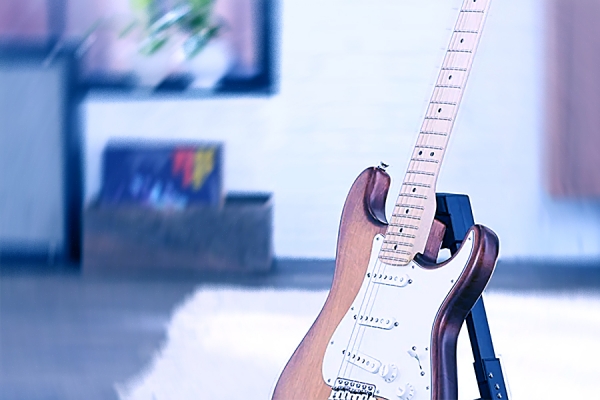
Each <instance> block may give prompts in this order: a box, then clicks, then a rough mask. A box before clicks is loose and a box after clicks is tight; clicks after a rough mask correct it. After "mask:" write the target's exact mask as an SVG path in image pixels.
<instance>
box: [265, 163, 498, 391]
mask: <svg viewBox="0 0 600 400" xmlns="http://www.w3.org/2000/svg"><path fill="white" fill-rule="evenodd" d="M389 183H390V178H389V176H388V175H387V174H386V173H385V172H384V171H383V170H381V169H379V168H369V169H367V170H365V171H364V172H363V173H361V175H360V176H359V177H358V178H357V179H356V181H355V182H354V184H353V186H352V188H351V189H350V193H349V195H348V197H347V199H346V203H345V205H344V209H343V212H342V218H341V224H340V230H339V236H338V244H337V256H336V267H335V274H334V278H333V283H332V287H331V290H330V292H329V296H328V297H327V300H326V302H325V304H324V306H323V309H322V310H321V312H320V314H319V316H318V317H317V319H316V321H315V322H314V324H313V325H312V327H311V328H310V330H309V331H308V333H307V334H306V336H305V338H304V339H303V341H302V342H301V343H300V345H299V346H298V348H297V349H296V351H295V352H294V354H293V355H292V357H291V359H290V360H289V362H288V364H287V365H286V367H285V369H284V370H283V372H282V374H281V376H280V378H279V381H278V382H277V385H276V387H275V390H274V393H273V399H274V400H308V399H310V400H312V399H314V400H327V399H338V398H339V399H344V398H346V397H343V396H345V393H353V394H355V395H356V397H354V396H353V397H348V399H350V398H352V399H357V400H358V399H361V400H362V399H372V398H382V399H390V400H391V399H404V400H409V399H414V400H419V399H455V398H457V396H458V394H457V393H458V390H457V384H456V381H457V377H456V342H457V338H458V333H459V331H460V327H461V325H462V323H463V321H464V319H465V318H466V316H467V314H468V312H469V311H470V309H471V308H472V306H473V305H474V304H475V302H476V301H477V299H478V298H479V296H480V295H481V293H482V291H483V289H484V288H485V286H486V284H487V282H488V281H489V278H490V277H491V274H492V271H493V268H494V265H495V261H496V257H497V255H498V240H497V238H496V236H495V235H494V233H493V232H492V231H490V230H488V229H487V228H485V227H482V226H475V227H473V228H472V229H471V231H469V234H468V235H467V239H466V240H465V242H464V244H463V246H462V247H461V249H460V250H459V251H458V252H457V253H456V254H455V255H454V256H453V257H452V258H451V259H449V260H447V261H446V262H444V263H442V264H435V263H433V262H431V261H427V259H426V258H424V257H416V258H415V260H413V261H412V262H411V263H409V264H408V265H406V266H391V265H386V264H384V263H382V261H381V260H379V259H378V254H379V251H380V249H381V245H382V242H383V241H384V236H383V235H384V234H385V233H386V229H387V223H386V221H385V199H386V197H387V192H388V189H389ZM433 231H434V230H432V232H433ZM430 240H432V241H435V240H438V242H437V243H439V238H436V237H433V236H432V237H431V238H430ZM438 248H439V245H438ZM375 295H376V296H375ZM375 297H377V301H375ZM361 317H363V318H364V320H361ZM375 320H377V321H375ZM361 357H362V359H361ZM367 364H368V366H367ZM359 384H360V385H361V387H362V389H363V390H362V391H361V390H360V388H359V386H358V385H359ZM350 385H352V386H350ZM354 385H357V386H356V387H355V386H354ZM365 387H366V391H365ZM334 389H335V390H334ZM338 396H339V397H338ZM359 396H360V397H359Z"/></svg>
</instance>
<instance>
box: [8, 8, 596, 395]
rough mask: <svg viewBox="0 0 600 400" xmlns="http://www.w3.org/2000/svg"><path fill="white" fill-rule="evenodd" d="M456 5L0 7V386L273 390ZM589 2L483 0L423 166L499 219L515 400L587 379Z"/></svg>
mask: <svg viewBox="0 0 600 400" xmlns="http://www.w3.org/2000/svg"><path fill="white" fill-rule="evenodd" d="M461 4H462V1H460V0H418V1H417V0H395V1H391V0H375V1H369V2H365V1H357V0H352V1H348V0H347V1H340V0H330V1H327V2H319V1H314V0H307V1H292V0H214V1H212V0H181V1H175V0H3V1H2V2H1V3H0V398H2V399H81V398H86V399H96V398H97V399H111V398H124V399H189V398H216V399H234V398H240V397H242V395H243V397H244V398H251V399H263V398H268V396H269V393H270V390H271V388H272V386H273V385H274V383H275V381H276V379H277V376H278V374H279V372H280V370H281V369H282V368H283V366H284V365H285V362H286V361H287V359H288V358H289V356H290V355H291V353H292V352H293V349H294V348H295V346H296V345H297V344H298V343H299V341H300V340H301V338H302V336H303V335H304V333H305V332H306V330H307V329H308V327H309V326H310V324H311V322H312V321H313V320H314V318H315V317H316V315H317V313H318V311H319V309H320V307H321V305H322V303H323V301H324V299H325V296H326V293H327V289H328V288H329V285H330V283H331V279H332V276H333V260H334V257H335V244H336V238H337V230H338V223H339V218H340V214H341V209H342V206H343V203H344V199H345V197H346V194H347V191H348V189H349V188H350V186H351V184H352V182H353V180H354V179H355V178H356V176H357V175H358V174H359V173H360V172H361V171H362V170H363V169H364V168H366V167H368V166H373V165H378V164H379V163H380V162H381V161H383V162H385V163H387V164H390V167H389V168H388V172H389V173H390V175H391V176H392V187H391V190H390V200H389V201H388V203H389V204H388V205H387V206H388V214H389V213H390V212H391V208H392V207H393V204H394V201H393V200H394V198H395V196H396V194H397V193H398V192H399V189H400V183H401V181H402V177H403V174H404V172H405V169H406V165H407V162H408V160H409V158H410V154H411V151H412V146H413V145H414V141H415V138H416V134H417V132H418V130H419V126H420V123H421V120H422V118H423V116H424V113H425V110H426V106H427V104H428V101H429V96H430V95H431V92H432V89H433V84H434V81H435V79H436V76H437V72H438V68H439V66H440V64H441V61H442V59H443V56H444V54H445V49H446V46H447V43H448V40H449V37H450V34H451V30H452V27H453V24H454V21H455V20H456V15H457V12H458V10H459V8H460V6H461ZM599 14H600V4H599V3H597V2H593V1H585V0H577V1H573V0H570V1H567V0H525V1H519V2H517V1H515V0H506V1H492V5H491V8H490V11H489V16H488V20H487V23H486V27H485V30H484V33H483V36H482V39H481V43H480V46H479V50H478V52H477V55H476V57H475V62H474V65H473V69H472V72H471V75H470V80H469V84H468V86H467V90H466V93H465V96H464V98H463V102H462V106H461V111H460V112H459V115H458V118H457V120H456V124H455V126H454V134H453V137H452V140H451V142H450V143H451V144H450V147H449V149H448V152H447V154H446V157H445V160H444V166H443V168H442V173H441V175H440V178H439V181H438V192H449V193H464V194H468V195H469V197H470V199H471V204H472V207H473V213H474V216H475V221H476V222H477V223H480V224H484V225H486V226H488V227H490V228H491V229H493V230H494V231H495V232H496V233H497V234H498V236H499V238H500V243H501V249H500V261H499V265H498V267H497V271H496V273H495V275H494V277H493V279H492V282H491V283H490V286H489V288H488V292H489V293H488V295H489V296H488V297H489V302H488V303H487V304H488V306H489V307H488V317H489V319H490V324H491V327H492V336H493V338H494V341H495V343H496V345H497V346H496V347H497V350H498V351H499V352H500V353H502V354H503V357H504V358H503V366H504V367H505V368H506V371H505V372H506V374H507V380H508V384H509V385H510V386H511V390H512V397H514V398H542V397H544V396H550V395H552V396H560V395H564V396H569V397H572V398H593V397H594V395H593V394H592V393H594V394H595V393H596V391H592V390H595V389H593V387H592V386H591V383H592V382H593V379H592V375H591V373H592V372H593V370H594V367H593V366H592V365H591V364H590V365H588V364H585V362H584V363H583V364H581V363H577V362H575V360H574V359H572V358H570V357H568V355H569V354H583V353H587V354H589V355H588V357H587V359H589V360H593V359H594V358H595V357H598V356H600V345H598V344H597V343H596V341H595V339H594V337H596V336H598V335H600V298H599V296H598V288H599V287H600V268H599V267H600V203H599V202H598V199H599V196H600V173H599V172H598V171H600V157H599V156H598V154H597V149H599V148H600V134H599V132H598V126H600V120H598V119H599V118H600V113H598V112H597V109H598V107H599V106H600V78H599V77H598V74H596V73H595V71H596V70H597V67H598V64H600V35H598V34H597V32H596V31H597V24H596V16H597V15H599ZM559 326H560V327H561V328H560V329H558V327H559ZM461 340H462V342H461V343H462V344H461V345H460V346H462V347H461V348H462V349H463V350H461V351H462V353H460V354H461V358H460V360H461V361H460V363H461V364H460V366H459V378H460V379H461V382H464V383H461V398H475V397H477V396H478V395H477V387H476V383H475V381H474V377H473V373H472V370H471V366H470V365H469V364H470V363H471V362H472V359H469V357H470V356H469V351H468V339H465V338H462V339H461ZM549 359H550V360H551V361H549ZM580 361H581V360H580ZM590 362H591V361H590ZM531 371H535V372H531ZM569 371H577V373H575V372H569ZM233 376H235V377H236V380H237V381H238V382H239V383H240V384H239V385H231V384H230V382H229V381H230V379H231V377H233ZM588 377H589V379H587V378H588ZM550 380H552V381H553V382H560V383H555V384H554V385H550V386H548V385H544V384H543V383H544V382H549V381H550ZM531 382H536V384H532V383H531ZM532 387H535V390H533V389H532ZM463 388H464V389H463Z"/></svg>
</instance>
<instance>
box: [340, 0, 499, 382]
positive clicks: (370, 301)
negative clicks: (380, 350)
mask: <svg viewBox="0 0 600 400" xmlns="http://www.w3.org/2000/svg"><path fill="white" fill-rule="evenodd" d="M484 1H485V0H484ZM467 3H469V0H466V1H465V3H464V4H467ZM488 5H489V1H488V2H487V4H485V5H484V12H483V13H482V14H483V15H482V16H481V19H480V21H478V24H477V25H478V29H477V34H476V36H475V39H474V40H473V43H472V46H473V48H472V49H471V55H470V56H469V57H468V59H467V63H466V65H465V69H466V71H463V72H464V74H463V76H462V79H461V81H460V82H459V83H460V89H459V92H458V96H457V97H456V99H453V100H454V103H455V105H453V106H452V107H454V109H453V110H452V113H451V121H450V124H448V132H446V134H447V135H446V136H445V138H446V139H445V140H444V143H443V145H442V146H439V147H442V148H443V150H442V154H441V156H440V157H442V158H443V156H444V153H445V150H446V147H447V144H448V137H449V134H450V132H451V131H452V127H453V125H454V120H455V118H456V115H457V112H458V106H459V104H460V100H461V99H462V94H463V92H464V87H465V84H466V81H467V78H468V74H469V72H470V67H471V64H472V61H473V57H474V52H475V49H476V47H477V45H478V42H479V39H480V32H481V27H482V26H483V23H484V21H485V17H486V11H487V6H488ZM463 9H464V7H463ZM463 16H464V17H465V18H462V17H463ZM461 18H462V19H463V20H466V19H467V18H466V13H464V12H462V11H461V12H460V14H459V18H458V20H457V23H456V24H455V28H454V31H453V34H452V36H451V39H450V44H449V48H448V50H451V49H456V47H455V46H456V41H457V40H458V36H460V35H456V33H457V32H456V31H457V30H460V24H461V22H463V21H461ZM466 23H468V21H467V22H466ZM455 54H458V53H455ZM456 58H457V56H456V55H453V53H452V52H450V51H447V52H446V55H445V58H444V60H443V62H442V68H443V67H444V66H445V67H453V66H455V63H456V61H457V60H456ZM446 61H448V62H446ZM443 76H444V72H443V70H441V71H440V73H439V74H438V79H437V81H436V85H438V84H439V83H440V79H441V78H442V77H443ZM439 89H441V90H439ZM439 89H438V88H437V87H436V88H434V93H433V95H432V100H431V101H430V104H429V105H428V108H427V111H426V117H427V115H428V112H430V111H431V109H432V108H433V107H431V104H432V102H433V101H442V100H443V92H444V91H443V89H444V88H439ZM436 99H437V100H436ZM434 111H435V110H434ZM428 121H435V120H428V119H426V120H425V122H424V124H423V125H422V126H423V127H424V128H423V129H422V131H425V130H426V129H427V127H429V128H432V126H431V125H434V123H428ZM421 136H422V135H421V133H420V134H419V137H418V138H417V145H419V144H423V143H421V142H422V138H421ZM424 140H425V143H424V144H425V145H433V142H430V141H429V140H428V137H427V136H425V137H424ZM435 145H436V146H438V144H437V143H435ZM415 153H416V150H415ZM413 155H414V153H413ZM411 158H414V157H411ZM440 162H441V158H440ZM412 163H413V161H412V160H411V163H409V169H410V165H411V164H412ZM414 163H422V161H416V162H414ZM436 172H439V165H438V167H437V171H436ZM436 177H437V176H436ZM436 177H434V179H435V178H436ZM409 179H410V178H409ZM409 182H410V181H409ZM413 182H416V180H415V181H413ZM432 186H433V182H432ZM402 193H403V192H402V190H401V194H402ZM419 200H424V199H419ZM419 203H420V205H421V206H423V205H424V204H423V203H424V201H419V202H418V204H419ZM407 204H408V202H407ZM395 208H396V207H395ZM421 214H422V213H421ZM393 219H394V216H392V220H393ZM396 219H399V220H402V219H403V218H402V215H400V216H399V217H396ZM386 236H387V235H386ZM383 246H385V243H384V244H383ZM383 246H382V249H381V250H380V252H379V253H381V251H383V250H384V247H383ZM409 265H410V264H409ZM386 267H387V265H386V264H385V263H383V262H381V261H380V260H379V254H378V258H377V259H376V262H375V266H374V268H373V271H372V272H371V274H372V276H371V278H370V280H369V283H368V285H367V289H366V290H365V297H363V301H362V302H361V306H360V308H359V311H358V313H357V314H356V315H358V316H360V315H370V313H371V312H372V310H373V307H374V305H375V299H376V298H377V295H378V293H379V286H380V285H379V284H376V283H374V282H373V278H374V277H375V276H377V274H386V271H387V268H386ZM381 269H383V272H382V271H381ZM373 292H375V293H373ZM365 300H367V303H366V305H365ZM357 327H358V330H357V329H356V328H357ZM366 328H367V327H366V326H364V325H360V323H359V318H358V317H357V319H356V321H355V323H354V327H353V330H352V333H351V337H350V341H349V343H348V344H350V342H352V345H351V346H347V347H346V352H347V351H348V349H349V347H350V348H352V354H354V355H356V354H357V353H358V349H359V348H360V345H361V344H362V339H363V337H364V333H365V331H366ZM355 333H356V335H355ZM353 337H354V339H353ZM359 337H360V338H359ZM357 342H358V343H357ZM346 354H347V353H346ZM344 367H345V368H344ZM353 367H354V365H353V364H352V363H351V362H350V361H347V360H346V356H344V357H343V359H342V365H341V366H340V369H339V370H338V377H342V378H343V377H347V376H348V369H349V368H350V372H351V370H352V368H353ZM342 368H343V369H344V373H342V371H341V370H342Z"/></svg>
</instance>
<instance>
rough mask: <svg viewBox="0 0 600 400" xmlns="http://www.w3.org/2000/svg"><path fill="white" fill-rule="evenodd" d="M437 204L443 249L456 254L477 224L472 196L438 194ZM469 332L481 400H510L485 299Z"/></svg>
mask: <svg viewBox="0 0 600 400" xmlns="http://www.w3.org/2000/svg"><path fill="white" fill-rule="evenodd" d="M436 202H437V209H436V212H435V218H436V219H437V220H439V221H440V222H442V223H443V224H444V225H446V232H445V234H444V239H443V242H442V248H446V249H449V250H450V253H452V254H454V253H455V252H456V251H457V250H458V248H459V247H460V244H461V243H462V241H463V239H464V238H465V236H466V235H467V232H468V231H469V229H470V228H471V227H472V226H473V225H475V221H474V220H473V212H472V210H471V202H470V201H469V196H467V195H464V194H451V193H437V194H436ZM467 330H468V332H469V339H470V341H471V349H472V350H473V359H474V360H475V362H474V363H473V366H474V368H475V376H476V378H477V385H478V386H479V394H480V396H481V399H485V400H490V399H492V400H497V399H508V393H507V390H506V383H505V382H504V377H503V375H502V367H501V366H500V360H499V359H498V358H497V357H496V354H495V353H494V345H493V343H492V335H491V334H490V327H489V325H488V320H487V315H486V313H485V307H484V306H483V298H481V297H480V298H479V300H477V303H475V305H474V306H473V308H472V309H471V312H470V313H469V315H468V316H467ZM481 399H480V400H481Z"/></svg>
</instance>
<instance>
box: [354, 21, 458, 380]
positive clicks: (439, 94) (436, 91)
mask: <svg viewBox="0 0 600 400" xmlns="http://www.w3.org/2000/svg"><path fill="white" fill-rule="evenodd" d="M462 16H463V13H461V15H460V16H459V17H462ZM461 22H462V21H461V20H460V18H459V20H458V21H457V24H456V25H457V26H460V24H461ZM455 30H456V28H455ZM456 36H457V35H455V34H454V32H453V36H452V37H451V40H450V45H449V49H452V48H454V46H455V45H456V43H455V42H456V40H457V39H456ZM453 58H455V57H453V56H452V53H449V52H448V53H447V58H446V59H445V60H444V65H446V66H448V65H450V66H451V65H453V64H454V63H453V62H452V61H453V60H452V59H453ZM447 60H448V61H447ZM443 76H444V73H443V71H440V74H439V75H438V80H437V81H436V85H437V84H439V83H440V78H441V77H443ZM462 83H464V81H463V82H462ZM440 89H442V88H439V89H438V88H435V89H434V93H433V100H432V101H435V99H438V100H441V99H442V96H443V90H440ZM430 108H431V106H429V107H428V110H427V111H431V110H430ZM455 108H456V107H455ZM454 111H456V110H454ZM426 116H427V114H426ZM431 125H433V123H429V120H425V123H424V124H423V128H422V131H427V129H428V128H432V126H431ZM422 137H423V136H422V135H421V137H419V138H418V139H417V145H419V144H423V138H422ZM424 138H425V144H426V145H427V144H429V145H431V144H432V142H430V141H429V140H428V136H425V137H424ZM419 139H420V140H419ZM436 144H437V143H436ZM443 147H445V146H443ZM417 163H420V162H419V161H416V162H415V161H413V162H411V164H412V166H413V168H411V169H413V170H420V165H419V164H417ZM409 167H410V164H409ZM415 182H416V180H415ZM401 193H402V192H401ZM404 193H406V192H404ZM419 203H420V205H423V202H422V201H420V202H418V203H417V205H419ZM396 214H397V213H396ZM396 219H400V220H402V219H405V218H402V215H400V216H399V217H396ZM377 269H378V270H380V268H377ZM376 273H381V272H380V271H376ZM376 289H377V290H375V293H373V290H372V289H371V290H368V292H367V293H366V296H368V301H367V305H366V307H365V305H364V299H363V303H362V304H361V309H360V312H359V314H358V315H369V314H370V312H369V311H371V310H372V307H373V305H374V302H372V301H371V299H374V298H376V297H377V294H378V292H379V290H378V289H379V288H378V287H377V288H376ZM369 292H370V293H369ZM369 305H370V307H369ZM365 308H367V309H368V310H369V311H366V310H365ZM365 311H366V312H365ZM355 326H359V330H358V332H356V335H354V330H353V334H352V336H353V337H354V340H352V338H351V340H350V341H351V342H353V343H352V345H351V348H352V349H353V352H352V354H354V353H355V351H354V348H355V347H356V342H357V341H358V342H359V344H360V342H362V340H360V339H359V336H362V334H361V333H364V329H360V327H361V325H359V322H358V321H357V322H355ZM347 365H352V364H351V363H350V362H349V361H347ZM344 375H345V374H344Z"/></svg>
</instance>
